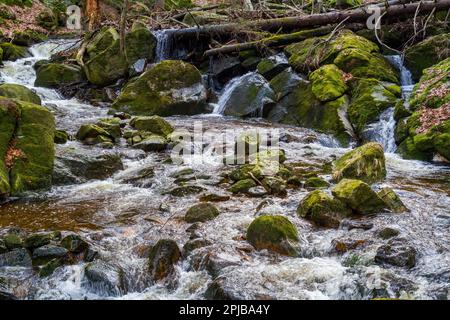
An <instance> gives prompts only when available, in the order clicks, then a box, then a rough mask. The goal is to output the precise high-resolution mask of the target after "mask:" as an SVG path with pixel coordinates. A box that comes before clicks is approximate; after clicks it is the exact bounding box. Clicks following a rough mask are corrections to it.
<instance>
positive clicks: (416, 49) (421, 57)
mask: <svg viewBox="0 0 450 320" xmlns="http://www.w3.org/2000/svg"><path fill="white" fill-rule="evenodd" d="M449 47H450V33H446V34H441V35H436V36H432V37H429V38H427V39H425V40H424V41H422V42H419V43H417V44H415V45H413V46H411V47H409V48H407V49H406V53H405V62H406V66H407V67H408V69H409V70H411V73H412V74H413V77H414V79H415V80H418V79H419V78H420V77H421V76H422V71H423V70H424V69H426V68H429V67H431V66H432V65H434V64H436V63H438V62H439V61H441V60H442V59H445V58H448V57H449V56H450V51H449V50H448V48H449Z"/></svg>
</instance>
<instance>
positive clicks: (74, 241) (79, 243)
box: [60, 234, 89, 253]
mask: <svg viewBox="0 0 450 320" xmlns="http://www.w3.org/2000/svg"><path fill="white" fill-rule="evenodd" d="M60 246H61V247H63V248H66V249H67V250H68V251H69V252H71V253H82V252H86V251H87V250H88V249H89V244H88V243H87V242H86V241H85V240H83V239H82V238H81V237H80V236H79V235H76V234H71V235H68V236H65V237H64V238H63V239H62V240H61V243H60Z"/></svg>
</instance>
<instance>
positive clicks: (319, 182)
mask: <svg viewBox="0 0 450 320" xmlns="http://www.w3.org/2000/svg"><path fill="white" fill-rule="evenodd" d="M329 186H330V184H329V183H328V182H326V181H325V180H324V179H322V178H318V177H311V178H308V179H307V180H306V181H305V188H307V189H322V188H328V187H329Z"/></svg>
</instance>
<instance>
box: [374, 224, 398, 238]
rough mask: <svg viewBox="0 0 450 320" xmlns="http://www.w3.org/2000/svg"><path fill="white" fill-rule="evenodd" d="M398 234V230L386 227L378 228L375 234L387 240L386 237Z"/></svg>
mask: <svg viewBox="0 0 450 320" xmlns="http://www.w3.org/2000/svg"><path fill="white" fill-rule="evenodd" d="M399 234H400V231H398V230H397V229H393V228H390V227H386V228H383V229H381V230H379V231H378V234H377V235H378V237H380V238H381V239H384V240H387V239H390V238H393V237H396V236H398V235H399Z"/></svg>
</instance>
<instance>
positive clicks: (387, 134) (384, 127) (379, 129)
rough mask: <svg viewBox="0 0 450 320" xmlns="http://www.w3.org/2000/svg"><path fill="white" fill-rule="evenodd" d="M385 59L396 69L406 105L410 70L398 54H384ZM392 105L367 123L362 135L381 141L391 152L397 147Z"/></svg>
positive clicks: (412, 85)
mask: <svg viewBox="0 0 450 320" xmlns="http://www.w3.org/2000/svg"><path fill="white" fill-rule="evenodd" d="M386 59H387V60H388V61H389V62H390V63H391V64H392V65H393V66H394V67H395V68H396V69H397V70H398V72H399V75H400V86H401V90H402V98H403V99H404V103H405V105H407V103H408V102H407V101H408V98H409V96H410V94H411V92H412V89H413V87H414V84H413V80H412V75H411V72H410V71H409V70H408V69H407V68H406V67H405V65H404V64H403V60H402V58H401V56H399V55H391V56H386ZM394 110H395V108H394V106H392V107H390V108H388V109H386V110H385V111H384V112H383V113H381V115H380V118H379V120H378V121H377V122H375V123H371V124H369V125H368V126H367V127H366V128H365V130H364V133H363V135H364V137H367V139H368V140H370V141H377V142H379V143H381V144H382V145H383V147H384V150H385V151H386V152H390V153H393V152H395V151H396V149H397V145H396V143H395V138H394V136H395V126H396V121H395V119H394Z"/></svg>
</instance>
